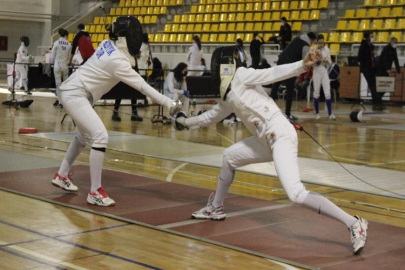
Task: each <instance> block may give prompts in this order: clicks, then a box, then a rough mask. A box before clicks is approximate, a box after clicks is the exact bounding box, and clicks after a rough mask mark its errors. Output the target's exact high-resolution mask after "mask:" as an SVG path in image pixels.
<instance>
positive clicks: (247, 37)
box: [243, 33, 253, 43]
mask: <svg viewBox="0 0 405 270" xmlns="http://www.w3.org/2000/svg"><path fill="white" fill-rule="evenodd" d="M252 40H253V34H251V33H249V34H245V37H244V38H243V41H244V42H246V43H248V42H251V41H252Z"/></svg>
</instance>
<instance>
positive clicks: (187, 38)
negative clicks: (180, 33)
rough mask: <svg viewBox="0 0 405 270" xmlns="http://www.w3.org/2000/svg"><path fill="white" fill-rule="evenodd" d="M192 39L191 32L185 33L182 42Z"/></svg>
mask: <svg viewBox="0 0 405 270" xmlns="http://www.w3.org/2000/svg"><path fill="white" fill-rule="evenodd" d="M192 40H193V34H186V35H185V36H184V42H191V41H192Z"/></svg>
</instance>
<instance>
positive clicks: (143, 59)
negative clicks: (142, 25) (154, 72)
mask: <svg viewBox="0 0 405 270" xmlns="http://www.w3.org/2000/svg"><path fill="white" fill-rule="evenodd" d="M149 56H150V50H149V37H148V34H146V33H145V34H143V42H142V46H141V50H140V52H139V59H138V68H139V74H141V75H143V76H145V75H146V74H147V71H146V69H148V68H149V63H152V59H150V58H149ZM148 62H149V63H148Z"/></svg>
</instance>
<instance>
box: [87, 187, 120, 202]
mask: <svg viewBox="0 0 405 270" xmlns="http://www.w3.org/2000/svg"><path fill="white" fill-rule="evenodd" d="M87 202H88V203H90V204H96V205H100V206H113V205H115V201H114V200H113V199H111V198H110V197H108V195H107V193H105V189H104V188H103V187H100V188H99V189H97V190H96V192H91V191H89V194H87Z"/></svg>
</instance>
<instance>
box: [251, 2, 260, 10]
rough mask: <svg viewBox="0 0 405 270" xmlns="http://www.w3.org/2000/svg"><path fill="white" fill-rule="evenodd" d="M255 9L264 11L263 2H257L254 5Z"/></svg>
mask: <svg viewBox="0 0 405 270" xmlns="http://www.w3.org/2000/svg"><path fill="white" fill-rule="evenodd" d="M253 10H254V11H262V3H255V4H254V6H253Z"/></svg>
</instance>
